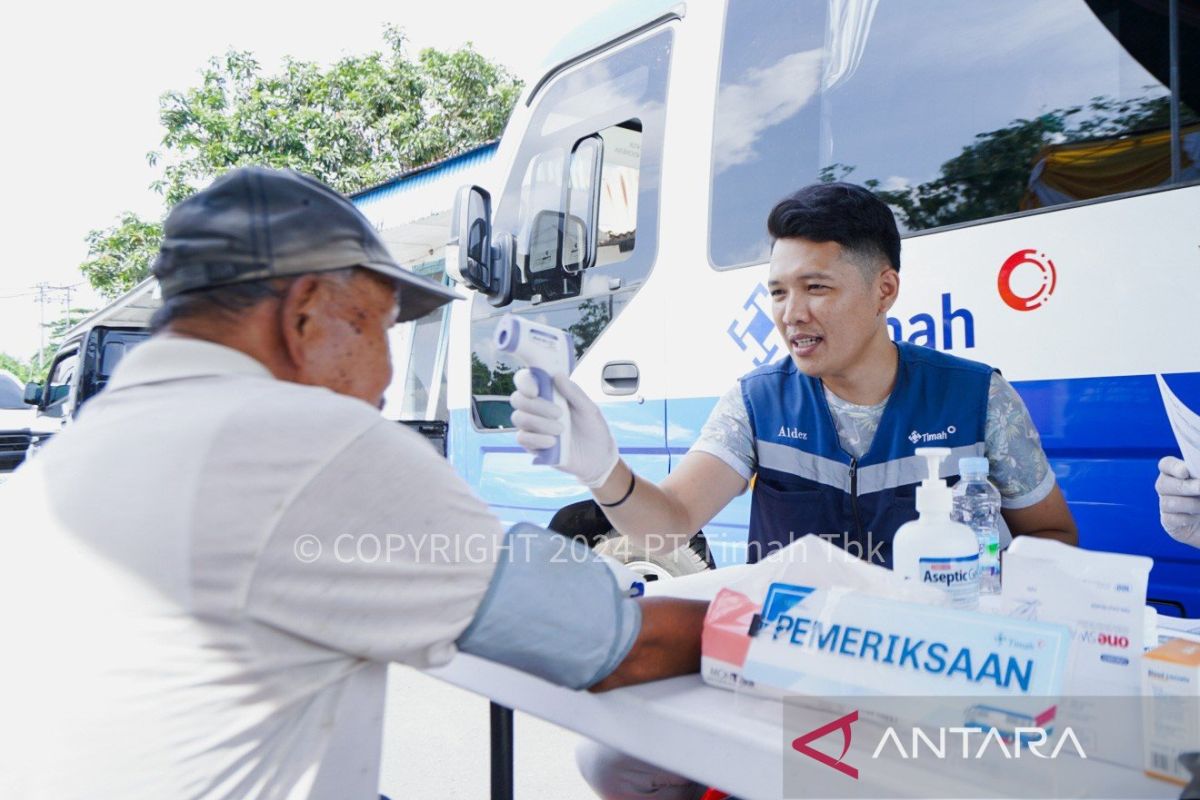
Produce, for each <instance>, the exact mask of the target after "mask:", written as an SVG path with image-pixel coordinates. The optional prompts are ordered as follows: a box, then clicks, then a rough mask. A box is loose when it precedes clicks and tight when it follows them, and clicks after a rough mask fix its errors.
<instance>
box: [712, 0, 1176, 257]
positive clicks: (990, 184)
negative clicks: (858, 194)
mask: <svg viewBox="0 0 1200 800" xmlns="http://www.w3.org/2000/svg"><path fill="white" fill-rule="evenodd" d="M1184 5H1185V6H1186V5H1187V4H1184ZM1167 7H1168V4H1167V3H1158V4H1149V3H1140V2H1136V1H1135V0H1086V2H1085V0H1055V2H1047V1H1046V0H1006V1H1005V2H1003V3H962V2H958V0H910V1H909V2H904V3H832V2H831V3H821V2H807V3H797V2H794V0H730V2H729V5H728V10H727V15H726V19H725V32H724V39H723V47H722V53H721V66H720V86H719V90H718V95H717V104H716V112H715V120H714V131H713V151H712V195H711V196H712V200H711V205H710V209H709V212H710V236H711V238H710V240H709V256H710V261H711V262H712V264H713V266H714V267H715V268H717V269H725V268H732V267H737V266H741V265H747V264H754V263H763V262H764V261H766V260H767V257H768V250H767V248H768V242H767V240H766V235H765V231H764V226H765V222H766V218H767V213H768V212H769V211H770V209H771V207H772V205H774V203H776V202H777V201H778V200H780V199H781V198H783V197H784V196H785V195H787V194H788V193H790V192H793V191H795V190H796V189H798V188H799V187H801V186H803V185H806V184H809V183H813V182H816V181H832V180H847V181H851V182H854V183H859V184H863V185H866V186H868V187H870V188H871V189H873V190H874V191H876V192H877V193H878V194H879V195H880V196H881V197H883V199H884V200H885V201H887V202H888V203H889V204H890V205H891V206H892V208H893V210H894V211H895V212H896V217H897V221H898V222H899V223H900V225H901V229H902V231H906V232H910V233H911V232H916V231H923V230H929V229H932V228H938V227H942V226H946V225H954V224H961V223H968V222H974V221H978V220H984V219H988V218H991V217H996V216H1000V215H1006V214H1013V213H1018V212H1024V211H1032V210H1036V209H1042V208H1047V207H1051V206H1055V205H1060V204H1062V203H1068V202H1074V201H1080V200H1091V199H1097V198H1102V197H1106V196H1109V195H1115V194H1119V193H1123V192H1129V191H1134V190H1139V189H1149V188H1152V187H1156V186H1161V185H1165V184H1167V183H1170V182H1171V181H1172V180H1173V178H1172V175H1171V155H1172V149H1175V151H1176V152H1179V151H1180V150H1182V162H1183V171H1182V174H1181V175H1179V176H1178V179H1179V180H1198V179H1200V124H1198V123H1200V117H1198V116H1197V114H1196V113H1195V109H1196V108H1198V107H1200V80H1198V78H1200V75H1197V74H1196V73H1197V71H1198V69H1197V68H1198V66H1200V65H1198V64H1197V62H1196V61H1195V59H1194V58H1193V57H1185V58H1184V59H1183V63H1182V67H1183V70H1184V72H1185V73H1186V74H1184V75H1183V76H1182V79H1183V80H1182V84H1183V88H1182V95H1181V98H1180V100H1181V105H1180V111H1181V119H1182V122H1183V125H1182V139H1183V141H1182V142H1172V140H1171V136H1170V126H1169V122H1170V106H1171V92H1170V89H1169V88H1168V87H1169V80H1168V73H1169V63H1168V59H1167V53H1168V41H1167V31H1168V19H1167ZM1181 16H1183V17H1186V16H1187V15H1186V14H1181ZM1181 27H1182V28H1183V30H1182V36H1183V42H1184V43H1185V46H1184V48H1183V49H1184V50H1185V52H1187V51H1188V48H1187V46H1186V43H1187V42H1189V41H1193V40H1194V37H1195V35H1196V30H1195V26H1194V25H1190V24H1189V25H1184V26H1181ZM1189 37H1191V38H1189ZM1189 58H1190V60H1189ZM1193 154H1196V155H1193Z"/></svg>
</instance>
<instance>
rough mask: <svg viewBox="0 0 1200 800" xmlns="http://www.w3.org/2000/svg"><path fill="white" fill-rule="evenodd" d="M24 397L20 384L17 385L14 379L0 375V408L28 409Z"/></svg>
mask: <svg viewBox="0 0 1200 800" xmlns="http://www.w3.org/2000/svg"><path fill="white" fill-rule="evenodd" d="M24 397H25V390H24V389H23V388H22V387H21V384H19V383H17V381H16V379H15V378H12V377H10V376H8V375H0V408H4V409H26V408H29V406H27V405H25V401H24Z"/></svg>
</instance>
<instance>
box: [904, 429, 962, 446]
mask: <svg viewBox="0 0 1200 800" xmlns="http://www.w3.org/2000/svg"><path fill="white" fill-rule="evenodd" d="M957 432H958V428H956V427H954V426H953V425H948V426H946V429H945V430H944V431H938V432H937V433H921V432H920V431H913V432H912V433H910V434H909V435H908V440H909V441H910V442H912V443H913V444H918V443H921V442H944V441H946V440H947V439H949V438H950V434H952V433H957Z"/></svg>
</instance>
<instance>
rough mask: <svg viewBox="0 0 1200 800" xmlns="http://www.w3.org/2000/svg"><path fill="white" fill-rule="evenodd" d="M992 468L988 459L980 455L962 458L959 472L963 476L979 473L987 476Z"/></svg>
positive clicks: (959, 463) (959, 462)
mask: <svg viewBox="0 0 1200 800" xmlns="http://www.w3.org/2000/svg"><path fill="white" fill-rule="evenodd" d="M990 469H991V467H990V465H989V464H988V460H987V459H986V458H982V457H980V456H972V457H970V458H960V459H959V460H958V473H959V474H960V475H963V476H967V475H979V476H983V477H985V478H986V477H987V474H988V472H989V470H990Z"/></svg>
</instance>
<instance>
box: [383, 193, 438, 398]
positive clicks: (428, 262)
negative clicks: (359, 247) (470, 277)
mask: <svg viewBox="0 0 1200 800" xmlns="http://www.w3.org/2000/svg"><path fill="white" fill-rule="evenodd" d="M448 216H449V212H448V211H446V212H442V213H439V214H436V215H434V216H432V217H430V218H427V219H424V220H421V221H420V224H421V225H422V227H423V228H426V229H428V230H429V231H431V232H434V233H431V236H433V237H435V238H436V239H437V240H438V242H444V241H445V239H446V236H447V235H448V233H449V226H448V224H447V223H446V218H447V217H448ZM383 236H384V241H386V242H387V243H388V245H389V247H391V248H392V249H393V252H394V253H396V255H397V260H398V261H399V262H400V263H401V264H402V265H403V266H405V267H407V268H408V269H411V270H412V271H413V272H415V273H416V274H418V275H424V276H426V277H428V278H431V279H433V280H435V281H438V282H439V283H445V282H446V261H445V259H444V258H443V257H441V255H442V253H441V250H440V248H441V245H440V243H439V244H437V245H431V247H430V248H428V249H433V250H435V251H436V254H437V256H438V257H436V258H430V257H429V255H428V253H427V252H424V253H421V254H419V255H412V256H408V257H406V252H405V249H406V248H405V245H406V244H407V247H408V249H411V250H416V249H417V248H416V247H415V246H414V245H413V244H412V243H393V242H391V241H388V236H389V231H386V230H385V231H384V232H383ZM448 320H449V306H441V307H440V308H436V309H434V310H433V311H431V312H429V313H428V314H426V315H425V316H423V317H421V318H420V319H416V320H413V321H411V322H404V323H401V324H399V325H393V326H392V328H391V329H390V330H389V331H388V344H389V345H390V347H391V352H392V363H393V365H394V366H395V369H396V375H395V378H394V379H393V380H392V382H391V384H390V385H389V386H388V388H387V389H386V390H385V392H384V397H383V399H384V406H383V414H384V416H385V417H387V418H388V419H402V420H443V421H446V420H448V419H449V418H450V412H449V410H448V406H447V392H446V389H447V381H446V345H445V343H446V329H447V325H448ZM401 377H403V379H402V380H400V378H401Z"/></svg>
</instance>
